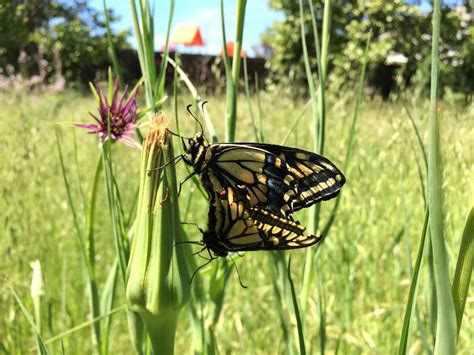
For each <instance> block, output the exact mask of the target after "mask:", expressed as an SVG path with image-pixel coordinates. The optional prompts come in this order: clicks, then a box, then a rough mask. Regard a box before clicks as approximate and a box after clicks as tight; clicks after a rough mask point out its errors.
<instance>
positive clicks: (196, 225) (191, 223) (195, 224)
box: [181, 222, 204, 234]
mask: <svg viewBox="0 0 474 355" xmlns="http://www.w3.org/2000/svg"><path fill="white" fill-rule="evenodd" d="M181 224H190V225H192V226H195V227H196V228H197V229H199V231H200V232H201V233H202V234H204V230H203V229H202V228H201V227H199V224H197V223H194V222H181Z"/></svg>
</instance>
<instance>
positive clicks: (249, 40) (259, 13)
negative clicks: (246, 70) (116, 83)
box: [90, 0, 284, 56]
mask: <svg viewBox="0 0 474 355" xmlns="http://www.w3.org/2000/svg"><path fill="white" fill-rule="evenodd" d="M102 1H103V0H91V1H90V5H91V6H93V7H94V8H97V9H99V10H101V11H102V10H103V5H102V4H103V3H102ZM151 3H153V1H152V2H151ZM107 5H108V7H109V8H110V9H113V11H114V12H115V14H116V15H118V16H119V17H120V20H119V21H118V22H117V23H116V24H115V25H114V26H113V28H114V30H115V31H119V30H123V29H130V30H132V29H133V24H132V18H131V15H130V2H129V1H126V0H117V1H110V0H109V1H108V2H107ZM219 6H220V0H176V1H175V9H174V16H173V24H172V26H171V35H172V34H173V30H174V29H175V27H176V25H177V24H179V23H194V24H198V25H199V26H200V27H201V34H202V37H203V39H204V42H205V47H204V48H190V49H186V48H182V49H180V51H181V52H188V53H189V52H190V53H199V54H219V53H220V51H221V49H222V34H221V24H220V21H221V20H220V7H219ZM155 7H156V10H155V19H154V22H155V48H156V49H159V48H161V47H162V45H163V44H164V43H165V38H166V37H165V36H166V26H167V22H168V17H169V11H170V1H169V0H155ZM236 11H237V10H236V0H232V1H230V0H226V1H224V17H225V22H226V37H227V40H228V41H230V40H232V39H233V38H235V32H236V28H235V18H236ZM283 18H284V16H283V14H282V13H280V12H277V11H274V10H271V9H270V8H269V7H268V4H267V1H266V0H250V1H247V8H246V12H245V26H244V41H243V49H244V50H245V51H246V52H247V53H248V55H249V56H253V55H254V53H253V50H252V47H253V46H258V45H259V44H260V43H261V35H262V34H263V33H264V32H265V30H266V29H267V28H268V27H270V26H271V25H272V24H273V22H274V21H277V20H282V19H283ZM131 32H132V33H133V31H131ZM130 43H131V44H132V46H134V47H135V38H134V36H131V37H130Z"/></svg>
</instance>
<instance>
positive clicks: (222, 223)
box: [204, 187, 320, 255]
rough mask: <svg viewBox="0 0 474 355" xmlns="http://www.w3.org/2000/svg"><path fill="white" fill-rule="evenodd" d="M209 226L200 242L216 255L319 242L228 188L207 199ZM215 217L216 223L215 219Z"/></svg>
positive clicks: (295, 246)
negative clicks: (252, 205)
mask: <svg viewBox="0 0 474 355" xmlns="http://www.w3.org/2000/svg"><path fill="white" fill-rule="evenodd" d="M211 200H212V203H211V208H210V213H212V215H210V216H209V221H215V222H216V223H213V224H211V223H210V225H209V228H210V229H211V228H213V230H210V231H208V232H206V233H205V237H204V238H205V239H204V242H205V243H206V245H207V246H208V247H209V248H210V249H211V250H213V251H214V252H216V254H218V255H225V252H224V251H253V250H284V249H296V248H303V247H308V246H311V245H313V244H315V243H317V242H318V241H319V239H320V238H317V237H315V236H311V235H310V236H305V235H304V231H305V228H304V227H302V226H301V225H299V224H298V223H297V222H295V221H293V220H290V219H287V218H284V217H281V216H278V215H275V214H273V213H271V212H269V211H266V210H264V209H261V208H258V207H250V206H249V204H248V202H247V201H246V200H245V199H242V197H241V196H240V195H239V193H238V192H237V193H236V192H235V191H234V189H232V188H230V187H228V188H227V189H226V190H225V192H224V193H222V194H220V195H215V196H213V198H212V199H211ZM216 216H217V219H216Z"/></svg>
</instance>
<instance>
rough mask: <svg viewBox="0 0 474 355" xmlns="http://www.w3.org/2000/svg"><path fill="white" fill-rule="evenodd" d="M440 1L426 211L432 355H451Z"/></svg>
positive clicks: (452, 312)
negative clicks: (433, 315) (433, 311)
mask: <svg viewBox="0 0 474 355" xmlns="http://www.w3.org/2000/svg"><path fill="white" fill-rule="evenodd" d="M440 22H441V1H440V0H434V2H433V35H432V51H431V93H430V109H429V154H428V206H429V207H428V208H429V210H430V230H431V242H432V248H433V261H434V271H435V282H436V295H437V299H438V308H437V316H438V317H437V326H436V343H435V349H434V353H435V354H454V353H455V351H456V349H455V340H456V334H457V332H456V316H455V314H456V313H455V310H454V303H453V297H452V294H451V284H450V281H449V270H448V255H447V251H446V247H445V240H444V226H443V198H442V191H441V186H442V176H441V156H440V147H439V117H438V114H437V110H438V105H437V101H438V100H437V99H438V66H439V37H440Z"/></svg>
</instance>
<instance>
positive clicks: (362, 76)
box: [321, 33, 372, 236]
mask: <svg viewBox="0 0 474 355" xmlns="http://www.w3.org/2000/svg"><path fill="white" fill-rule="evenodd" d="M371 37H372V34H371V33H369V37H368V39H367V44H366V46H365V52H364V61H363V63H362V67H361V70H360V76H359V88H358V90H357V98H356V103H355V106H354V113H353V115H352V122H351V128H350V131H349V141H348V143H347V150H346V155H345V158H344V168H343V171H344V174H346V176H349V167H350V162H351V160H352V151H353V149H354V144H355V139H356V136H357V121H358V119H359V111H360V103H361V102H362V95H363V94H364V85H365V72H366V68H367V60H368V53H369V48H370V41H371ZM340 199H341V194H339V195H338V196H337V198H336V202H335V204H334V207H333V209H332V211H331V214H330V215H329V218H328V221H327V222H326V224H325V226H324V228H323V229H322V233H321V234H322V235H323V236H326V235H327V234H328V233H329V230H330V229H331V227H332V225H333V223H334V220H335V219H336V215H337V211H338V208H339V204H340Z"/></svg>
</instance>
